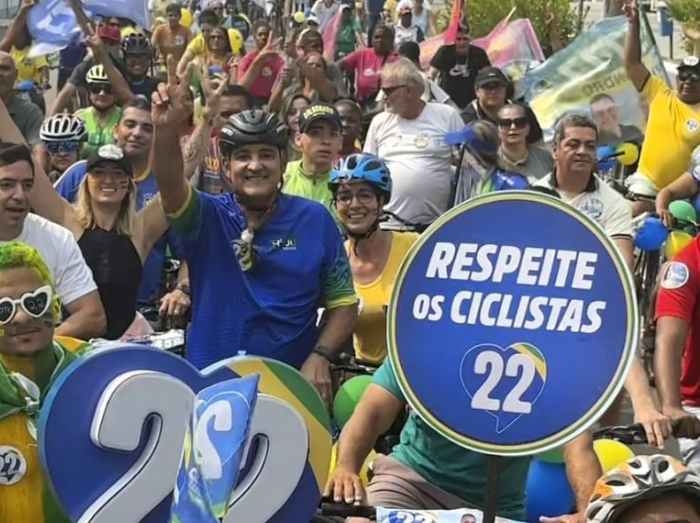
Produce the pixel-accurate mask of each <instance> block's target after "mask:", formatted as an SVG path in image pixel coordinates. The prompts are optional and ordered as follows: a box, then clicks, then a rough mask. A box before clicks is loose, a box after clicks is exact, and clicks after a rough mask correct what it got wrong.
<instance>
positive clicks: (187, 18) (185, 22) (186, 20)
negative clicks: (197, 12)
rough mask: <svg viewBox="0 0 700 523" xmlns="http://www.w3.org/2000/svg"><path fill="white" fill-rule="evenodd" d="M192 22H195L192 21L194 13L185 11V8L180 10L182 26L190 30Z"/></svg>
mask: <svg viewBox="0 0 700 523" xmlns="http://www.w3.org/2000/svg"><path fill="white" fill-rule="evenodd" d="M192 22H194V20H193V19H192V13H191V12H190V10H189V9H185V8H184V7H183V8H182V9H180V25H182V26H184V27H186V28H187V29H189V28H190V27H192Z"/></svg>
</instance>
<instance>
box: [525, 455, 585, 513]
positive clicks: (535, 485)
mask: <svg viewBox="0 0 700 523" xmlns="http://www.w3.org/2000/svg"><path fill="white" fill-rule="evenodd" d="M525 494H526V496H525V500H526V509H527V520H528V521H530V522H531V523H538V522H539V520H540V517H542V516H545V517H555V516H561V515H563V514H571V513H572V512H573V508H574V506H575V503H576V500H575V499H574V491H573V490H572V489H571V486H570V485H569V480H568V479H567V477H566V465H565V464H564V463H547V462H546V461H540V460H538V459H533V460H532V463H530V472H529V473H528V475H527V484H526V486H525Z"/></svg>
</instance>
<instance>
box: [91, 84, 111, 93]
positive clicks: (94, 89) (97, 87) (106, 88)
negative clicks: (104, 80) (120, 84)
mask: <svg viewBox="0 0 700 523" xmlns="http://www.w3.org/2000/svg"><path fill="white" fill-rule="evenodd" d="M88 90H89V91H90V93H91V94H100V93H104V94H112V86H111V85H110V84H88Z"/></svg>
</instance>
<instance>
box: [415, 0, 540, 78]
mask: <svg viewBox="0 0 700 523" xmlns="http://www.w3.org/2000/svg"><path fill="white" fill-rule="evenodd" d="M455 5H459V2H457V3H456V4H455ZM453 13H454V11H453ZM509 19H510V16H508V17H506V18H504V19H503V20H501V22H499V24H498V25H497V26H496V27H494V28H493V31H491V32H490V33H489V34H488V35H487V36H484V37H483V38H477V39H475V40H474V42H473V43H474V45H476V46H477V47H481V48H482V49H484V50H485V51H486V53H487V54H488V55H489V59H490V60H491V63H492V64H493V65H495V66H496V67H501V68H507V67H508V66H509V65H510V64H512V63H516V62H527V63H531V62H533V61H539V62H541V61H543V60H544V54H543V53H542V48H541V47H540V43H539V41H538V40H537V35H536V34H535V30H534V29H533V27H532V24H531V23H530V20H527V19H520V20H515V21H514V22H510V21H509ZM456 20H457V23H456V25H450V27H448V29H447V31H445V32H444V33H443V34H441V35H439V36H434V37H432V38H428V39H427V40H426V41H424V42H423V43H421V66H422V67H424V68H427V67H428V66H429V65H430V60H431V59H432V57H433V56H434V55H435V53H436V52H437V50H438V49H439V48H440V46H441V45H444V44H446V43H449V42H454V39H455V37H456V35H457V26H458V25H459V20H460V19H459V18H457V19H456ZM451 24H452V22H451ZM452 30H453V33H451V31H452ZM450 34H454V36H452V38H451V39H450V38H449V36H450Z"/></svg>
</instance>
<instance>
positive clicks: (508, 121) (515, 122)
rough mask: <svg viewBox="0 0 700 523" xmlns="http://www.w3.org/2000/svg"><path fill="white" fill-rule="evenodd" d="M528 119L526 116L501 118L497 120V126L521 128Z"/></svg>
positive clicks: (525, 124)
mask: <svg viewBox="0 0 700 523" xmlns="http://www.w3.org/2000/svg"><path fill="white" fill-rule="evenodd" d="M527 124H528V120H527V117H526V116H519V117H517V118H501V119H499V120H498V126H499V127H500V128H502V129H510V128H511V127H515V128H516V129H522V128H523V127H526V126H527Z"/></svg>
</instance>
